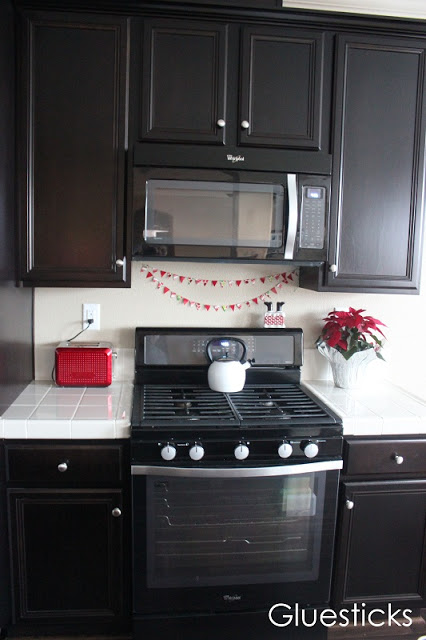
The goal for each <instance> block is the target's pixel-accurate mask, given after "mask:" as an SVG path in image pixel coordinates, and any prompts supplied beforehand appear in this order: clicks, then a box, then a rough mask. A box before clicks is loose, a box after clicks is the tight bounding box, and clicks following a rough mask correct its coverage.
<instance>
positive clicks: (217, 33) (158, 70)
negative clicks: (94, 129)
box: [138, 19, 227, 144]
mask: <svg viewBox="0 0 426 640" xmlns="http://www.w3.org/2000/svg"><path fill="white" fill-rule="evenodd" d="M142 42H143V44H142V48H141V53H142V72H141V75H140V76H139V82H140V83H141V85H140V94H141V112H140V123H139V134H138V135H139V138H140V139H141V140H161V141H167V142H170V141H173V142H208V143H213V144H214V143H218V144H222V143H223V142H224V132H225V126H222V127H221V126H220V125H221V122H222V121H223V123H225V119H226V68H227V27H226V25H221V24H214V23H213V24H210V23H198V22H191V21H188V22H186V21H183V22H182V21H174V22H172V21H170V20H161V19H157V20H145V21H144V22H143V41H142Z"/></svg>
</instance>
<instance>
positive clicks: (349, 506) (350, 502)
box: [345, 500, 355, 511]
mask: <svg viewBox="0 0 426 640" xmlns="http://www.w3.org/2000/svg"><path fill="white" fill-rule="evenodd" d="M345 506H346V509H349V511H350V510H351V509H353V508H354V506H355V502H353V500H346V503H345Z"/></svg>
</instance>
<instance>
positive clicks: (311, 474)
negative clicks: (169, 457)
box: [132, 460, 342, 614]
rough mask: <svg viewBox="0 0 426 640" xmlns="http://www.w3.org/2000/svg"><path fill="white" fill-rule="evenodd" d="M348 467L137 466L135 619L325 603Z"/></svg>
mask: <svg viewBox="0 0 426 640" xmlns="http://www.w3.org/2000/svg"><path fill="white" fill-rule="evenodd" d="M341 467H342V461H341V460H333V461H325V462H315V463H304V464H299V465H287V466H280V467H277V466H265V467H256V468H254V467H239V468H235V467H234V468H222V469H216V468H213V469H212V468H209V469H206V468H204V469H203V468H201V467H200V468H176V467H175V468H173V467H171V468H167V469H165V468H163V467H152V466H137V465H136V466H133V467H132V485H133V569H134V576H133V584H134V602H133V604H134V613H135V614H144V613H145V614H146V613H159V612H167V613H171V612H180V611H186V612H188V611H223V610H229V611H233V610H243V609H248V608H250V609H253V608H256V609H262V608H266V607H269V606H271V605H272V604H273V603H275V602H286V603H287V604H292V603H295V602H298V603H304V604H310V605H320V604H325V603H327V601H328V599H329V591H330V580H331V568H332V551H333V542H334V530H335V517H336V504H337V486H338V478H339V469H340V468H341Z"/></svg>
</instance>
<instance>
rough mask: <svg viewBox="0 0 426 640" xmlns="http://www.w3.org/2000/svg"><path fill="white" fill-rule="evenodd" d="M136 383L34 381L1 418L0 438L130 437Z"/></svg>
mask: <svg viewBox="0 0 426 640" xmlns="http://www.w3.org/2000/svg"><path fill="white" fill-rule="evenodd" d="M132 393H133V385H132V384H131V383H129V382H113V383H112V384H111V385H110V386H109V387H57V386H56V385H55V384H53V383H51V382H42V381H34V382H31V383H30V384H29V385H28V386H27V387H26V388H25V389H24V391H23V392H22V393H21V394H20V395H19V396H18V397H17V398H16V400H15V402H14V403H13V404H12V405H11V406H10V407H9V408H8V409H6V411H5V412H4V413H3V415H2V416H1V417H0V438H6V439H14V438H16V439H27V438H28V439H29V438H34V439H47V438H48V439H52V440H54V439H109V438H111V439H113V438H128V437H129V435H130V418H131V412H132Z"/></svg>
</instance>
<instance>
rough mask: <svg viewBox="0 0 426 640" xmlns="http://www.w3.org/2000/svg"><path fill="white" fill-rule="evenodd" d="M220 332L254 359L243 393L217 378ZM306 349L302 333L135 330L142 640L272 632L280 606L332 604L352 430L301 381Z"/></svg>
mask: <svg viewBox="0 0 426 640" xmlns="http://www.w3.org/2000/svg"><path fill="white" fill-rule="evenodd" d="M223 336H226V339H227V340H228V339H229V338H231V339H232V338H233V337H237V338H239V340H241V341H243V342H244V345H245V346H246V351H247V358H248V360H249V361H250V362H251V367H250V368H249V369H248V370H247V379H246V384H245V386H244V388H243V390H242V391H239V392H236V393H220V392H217V391H212V390H211V389H210V388H209V386H208V382H207V370H208V366H209V360H208V359H207V356H206V345H207V343H208V342H210V341H211V340H212V339H213V343H214V344H215V345H216V346H215V353H216V357H217V358H221V357H223V355H224V354H222V353H221V349H222V346H221V345H222V344H227V343H225V341H224V340H223V339H222V337H223ZM216 338H217V340H214V339H216ZM302 354H303V333H302V331H301V330H300V329H258V330H255V329H238V330H235V329H225V330H224V329H179V330H177V329H176V330H171V329H167V330H159V329H142V328H138V329H136V378H135V383H136V384H135V395H134V405H133V416H132V435H131V455H132V495H133V615H134V635H135V638H136V640H139V638H142V637H151V636H150V634H151V633H160V634H162V635H161V637H164V638H170V639H172V640H180V638H182V640H183V639H185V640H190V639H191V638H192V637H194V638H195V637H197V638H199V637H200V635H202V636H204V638H207V639H209V638H217V637H218V635H219V634H220V636H221V638H228V637H229V638H231V637H232V638H233V639H234V640H235V639H238V638H239V637H241V638H244V637H246V634H247V633H248V632H249V631H250V632H251V633H253V632H255V633H258V634H259V636H258V637H262V640H266V639H268V638H269V637H271V638H276V637H278V636H277V633H278V632H280V631H281V633H282V629H281V628H280V627H277V626H276V625H275V624H274V623H273V620H272V619H271V616H270V615H269V611H270V609H271V607H273V605H274V604H276V603H283V604H285V605H286V606H288V607H289V609H290V608H293V607H295V606H296V604H297V605H298V606H302V607H307V608H308V609H315V608H323V607H325V606H326V605H327V602H328V599H329V591H330V580H331V570H332V554H333V542H334V528H335V516H336V503H337V486H338V478H339V470H340V469H341V467H342V458H341V450H342V426H341V422H340V420H339V419H338V418H337V416H335V415H334V414H333V413H332V412H331V411H330V410H329V409H328V408H327V407H326V406H324V405H323V404H321V403H320V402H319V401H318V399H316V398H315V397H314V396H312V395H311V394H310V393H309V392H308V391H307V390H306V389H304V388H303V386H302V385H301V384H300V377H301V366H302V357H303V356H302ZM226 355H228V354H226ZM244 629H245V630H246V632H244ZM236 630H238V632H237V631H236ZM305 631H307V630H304V629H297V634H296V629H293V631H292V634H293V635H291V637H292V638H295V639H299V638H304V637H305V635H304V633H305ZM191 633H193V634H194V635H193V636H192V635H191ZM309 633H310V635H309V638H313V637H315V638H317V637H318V638H322V637H325V636H324V635H323V630H322V629H320V628H317V629H316V630H315V629H312V628H311V629H309ZM315 633H316V635H313V634H315ZM251 637H254V636H251Z"/></svg>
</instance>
